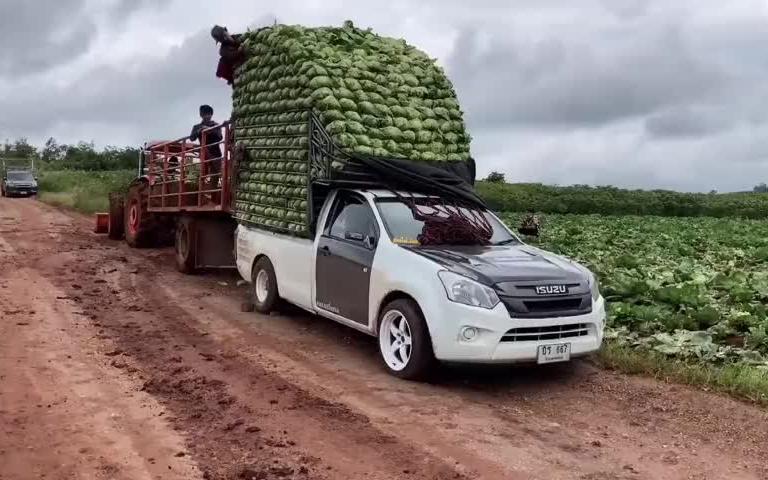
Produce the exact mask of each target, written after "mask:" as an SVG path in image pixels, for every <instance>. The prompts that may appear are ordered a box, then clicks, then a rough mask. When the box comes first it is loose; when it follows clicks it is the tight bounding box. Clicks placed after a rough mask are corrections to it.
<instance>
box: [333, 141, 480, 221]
mask: <svg viewBox="0 0 768 480" xmlns="http://www.w3.org/2000/svg"><path fill="white" fill-rule="evenodd" d="M346 181H353V182H355V183H356V184H358V185H359V186H366V187H369V188H384V189H388V190H401V191H406V192H414V193H422V194H426V195H435V196H439V197H441V198H445V199H447V200H453V201H457V202H459V203H462V204H466V205H467V206H474V207H480V208H485V202H484V201H483V199H482V198H480V196H479V195H478V194H477V192H475V190H474V188H473V185H474V183H475V162H474V160H473V159H471V158H470V159H469V160H468V161H466V162H458V161H452V162H449V161H429V162H425V161H421V162H417V161H413V160H406V159H401V158H381V157H371V156H365V155H359V154H350V155H349V158H348V160H347V161H346V165H345V167H344V168H343V169H342V170H341V172H339V173H338V174H337V175H335V181H333V182H331V183H333V184H336V185H339V186H343V185H344V184H345V182H346ZM353 185H354V184H353ZM353 185H350V186H353Z"/></svg>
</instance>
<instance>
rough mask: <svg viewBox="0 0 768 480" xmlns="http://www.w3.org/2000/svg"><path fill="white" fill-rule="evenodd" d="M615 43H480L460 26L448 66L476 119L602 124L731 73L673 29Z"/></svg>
mask: <svg viewBox="0 0 768 480" xmlns="http://www.w3.org/2000/svg"><path fill="white" fill-rule="evenodd" d="M622 43H623V45H622V44H621V43H619V44H616V43H614V44H605V45H600V44H592V45H583V44H579V43H577V42H576V41H570V42H569V39H567V38H557V37H554V36H547V37H545V38H544V39H542V40H540V41H537V42H532V43H530V42H529V43H524V42H522V41H521V42H514V41H509V40H506V39H504V38H503V37H502V36H501V34H497V36H494V37H492V38H491V39H490V41H489V42H488V45H487V46H485V47H484V46H482V44H481V42H480V41H479V40H478V33H477V32H475V31H471V30H469V31H465V32H463V33H462V34H461V35H460V36H459V38H458V40H457V41H456V44H455V46H454V51H453V53H452V54H451V56H450V57H449V59H448V70H449V71H450V72H451V73H452V77H453V79H454V84H455V86H456V89H457V90H458V92H459V95H460V97H461V100H462V101H463V103H464V106H465V108H466V109H467V110H468V111H469V114H470V120H471V121H472V122H473V123H474V124H476V125H485V124H495V125H498V124H509V125H525V126H528V127H531V126H536V125H543V126H547V125H549V126H589V125H603V124H607V123H610V122H614V121H619V120H624V119H626V118H631V117H636V116H642V115H647V114H650V113H652V112H654V111H656V110H657V109H660V108H667V107H671V106H675V105H681V104H686V103H689V102H696V101H700V100H703V99H705V98H707V97H709V96H710V95H713V94H715V93H717V92H718V91H719V90H720V89H721V88H724V87H725V85H726V84H727V82H728V77H727V76H726V75H725V74H724V73H722V72H721V71H720V70H719V69H718V68H716V67H715V66H714V65H708V64H706V63H705V62H703V61H701V60H699V59H697V58H695V57H694V56H693V55H692V54H691V53H690V52H689V47H688V45H687V44H686V42H685V40H684V39H683V38H681V35H680V33H679V32H678V31H677V30H676V29H675V28H670V29H667V28H663V29H659V30H657V31H655V32H648V34H646V35H645V36H644V37H643V38H640V39H637V40H636V41H633V42H622Z"/></svg>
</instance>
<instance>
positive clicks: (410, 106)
mask: <svg viewBox="0 0 768 480" xmlns="http://www.w3.org/2000/svg"><path fill="white" fill-rule="evenodd" d="M243 44H244V46H245V49H246V52H247V53H248V60H247V61H246V62H245V63H244V64H243V65H241V66H240V67H239V68H238V69H237V71H236V76H235V83H234V89H233V107H234V108H233V117H234V120H235V138H236V140H237V142H238V144H240V145H243V146H245V148H246V150H247V156H246V158H247V160H246V161H245V162H243V164H242V165H240V173H239V177H238V185H237V189H236V190H237V193H236V195H237V197H236V204H235V210H236V216H237V218H238V219H239V220H240V221H242V222H245V223H251V224H255V225H258V226H261V227H266V228H270V229H275V230H280V231H285V232H289V233H294V234H298V235H306V234H308V231H309V223H310V212H309V208H308V194H309V193H310V191H309V189H310V182H311V178H310V173H311V172H310V171H309V169H310V167H309V165H310V164H311V163H310V162H308V159H309V157H308V156H309V143H310V140H309V133H310V132H309V131H308V128H309V127H308V123H309V122H308V119H309V111H310V110H311V111H312V112H314V113H315V114H316V116H317V118H318V119H319V121H320V122H321V124H322V125H323V127H324V128H325V130H326V132H327V133H328V134H329V135H330V137H331V138H332V141H333V143H334V144H335V145H336V146H338V147H339V148H340V149H341V151H343V152H347V153H349V154H353V155H354V154H359V155H365V156H373V157H382V158H396V159H405V160H410V161H415V162H432V161H440V162H466V161H468V160H469V158H470V156H469V145H470V136H469V135H468V134H467V132H466V129H465V125H464V121H463V114H462V112H461V110H460V109H459V104H458V101H457V99H456V94H455V92H454V90H453V86H452V85H451V82H450V81H449V80H448V78H447V77H446V76H445V74H444V73H443V71H442V69H441V68H440V67H438V66H437V65H436V64H435V62H434V60H432V59H430V58H429V57H428V56H427V55H426V54H424V53H423V52H421V51H419V50H418V49H416V48H414V47H412V46H410V45H408V44H407V43H406V42H405V41H403V40H398V39H392V38H386V37H381V36H379V35H376V34H374V33H373V32H371V31H370V30H361V29H358V28H355V27H354V26H353V25H352V24H351V23H350V22H346V23H345V25H344V26H343V27H340V28H334V27H322V28H305V27H301V26H285V25H276V26H271V27H267V28H263V29H260V30H257V31H252V32H247V33H245V34H244V35H243ZM334 167H336V168H339V169H341V168H343V167H344V165H343V164H340V163H337V164H335V165H334Z"/></svg>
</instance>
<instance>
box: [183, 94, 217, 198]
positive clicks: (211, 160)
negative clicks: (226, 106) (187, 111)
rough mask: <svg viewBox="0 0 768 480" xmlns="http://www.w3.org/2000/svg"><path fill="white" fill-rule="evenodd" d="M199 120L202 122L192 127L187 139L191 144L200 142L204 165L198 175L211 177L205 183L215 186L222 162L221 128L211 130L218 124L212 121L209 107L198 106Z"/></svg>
mask: <svg viewBox="0 0 768 480" xmlns="http://www.w3.org/2000/svg"><path fill="white" fill-rule="evenodd" d="M200 118H201V119H202V122H200V123H198V124H197V125H195V126H194V127H192V133H191V134H190V135H189V139H190V140H191V141H193V142H195V141H197V140H200V147H201V148H200V157H201V159H202V158H203V150H205V158H204V160H205V163H203V164H202V165H201V168H200V174H201V175H204V176H205V175H211V176H209V177H206V179H205V180H206V183H209V184H212V185H217V184H218V181H219V180H220V176H221V175H220V174H221V162H222V156H221V146H220V145H221V143H222V139H223V137H222V136H221V128H212V127H217V126H218V124H217V123H216V122H215V121H214V120H213V107H211V106H210V105H200ZM213 175H215V176H213Z"/></svg>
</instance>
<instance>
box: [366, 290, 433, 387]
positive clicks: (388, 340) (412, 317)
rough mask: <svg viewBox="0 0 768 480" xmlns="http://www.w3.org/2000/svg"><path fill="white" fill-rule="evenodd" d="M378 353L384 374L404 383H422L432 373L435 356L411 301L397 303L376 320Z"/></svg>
mask: <svg viewBox="0 0 768 480" xmlns="http://www.w3.org/2000/svg"><path fill="white" fill-rule="evenodd" d="M379 353H380V354H381V359H382V360H383V362H384V366H385V367H386V368H387V371H388V372H389V373H390V374H392V375H394V376H396V377H399V378H402V379H405V380H424V379H426V378H428V377H429V375H430V374H431V373H432V371H433V370H434V367H435V364H436V363H437V361H436V360H435V354H434V351H433V350H432V340H431V338H430V336H429V328H428V327H427V322H426V321H424V316H423V315H422V314H421V311H420V309H419V307H418V305H417V304H416V302H414V301H413V300H409V299H399V300H395V301H393V302H391V303H389V304H387V306H386V307H384V309H383V310H382V312H381V315H380V316H379Z"/></svg>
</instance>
